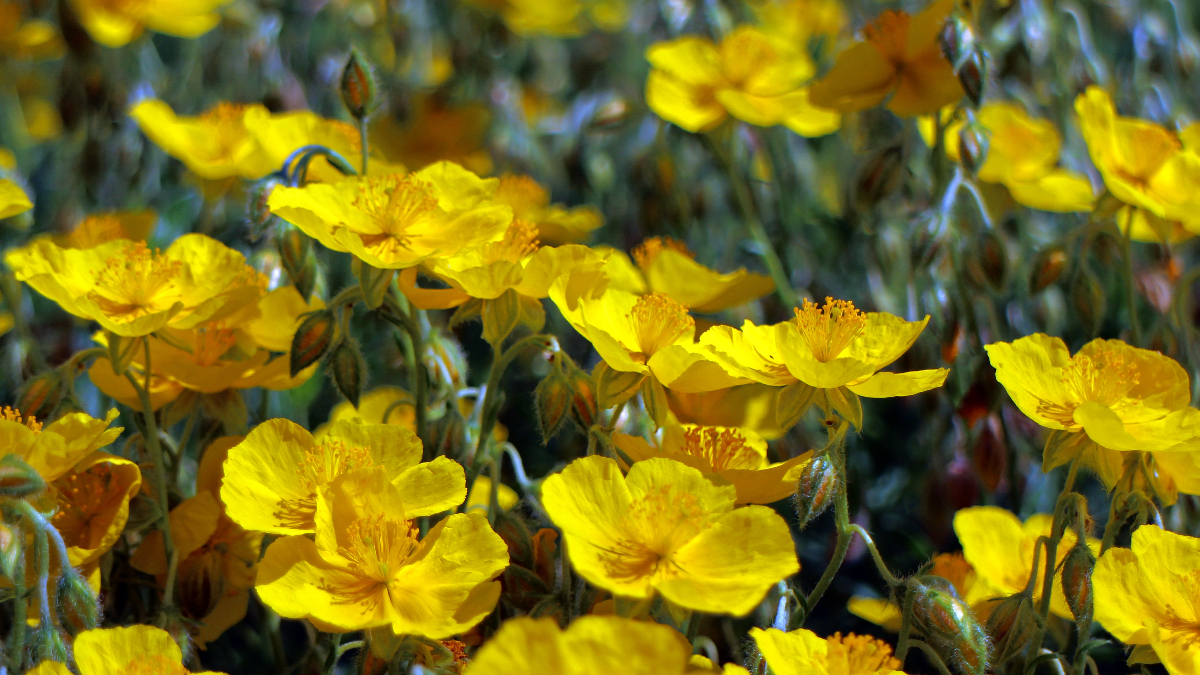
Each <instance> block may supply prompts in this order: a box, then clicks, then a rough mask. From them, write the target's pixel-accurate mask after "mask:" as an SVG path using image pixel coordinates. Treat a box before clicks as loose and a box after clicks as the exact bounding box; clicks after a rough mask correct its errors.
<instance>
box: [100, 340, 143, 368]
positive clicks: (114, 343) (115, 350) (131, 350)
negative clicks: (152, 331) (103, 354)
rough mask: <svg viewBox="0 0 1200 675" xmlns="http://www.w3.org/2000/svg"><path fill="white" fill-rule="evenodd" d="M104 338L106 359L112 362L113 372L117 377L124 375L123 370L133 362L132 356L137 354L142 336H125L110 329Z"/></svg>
mask: <svg viewBox="0 0 1200 675" xmlns="http://www.w3.org/2000/svg"><path fill="white" fill-rule="evenodd" d="M106 338H107V340H108V360H109V362H110V363H111V364H112V369H113V372H114V373H116V374H117V377H124V375H125V371H126V370H129V364H131V363H133V359H134V357H136V356H137V355H138V348H139V347H141V346H142V341H143V340H144V338H140V337H125V336H124V335H117V334H116V333H113V332H112V331H109V332H108V334H107V336H106Z"/></svg>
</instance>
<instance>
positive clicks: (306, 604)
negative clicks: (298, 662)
mask: <svg viewBox="0 0 1200 675" xmlns="http://www.w3.org/2000/svg"><path fill="white" fill-rule="evenodd" d="M361 586H362V581H361V580H360V579H359V578H358V577H356V576H354V575H352V574H350V573H349V572H347V571H345V570H343V569H341V568H339V567H336V566H334V565H330V564H329V563H327V562H325V561H324V560H323V559H322V558H321V556H320V554H319V553H318V552H317V545H316V544H314V543H313V542H312V540H311V539H309V538H307V537H303V536H287V537H280V538H279V539H276V540H275V541H273V542H271V545H270V546H268V547H267V553H266V555H265V556H263V559H262V560H261V561H260V562H259V563H258V579H257V581H256V582H255V591H256V592H257V593H258V597H259V598H261V599H262V601H263V602H264V603H266V604H267V606H269V607H270V608H271V609H273V610H275V612H276V613H278V614H279V615H280V616H283V617H287V618H289V619H304V618H307V619H309V620H314V619H315V620H316V621H319V622H321V624H322V625H325V626H329V627H331V628H333V629H336V630H338V631H351V630H361V629H363V628H369V627H373V626H382V625H386V624H387V622H388V610H387V604H386V586H383V585H379V586H378V587H377V588H374V589H371V590H370V591H369V592H366V593H364V594H363V595H362V597H361V598H360V599H359V602H353V603H348V602H345V601H343V600H342V598H341V597H338V596H334V595H332V594H331V593H330V592H329V590H328V589H330V588H335V589H338V588H340V589H350V588H358V587H361Z"/></svg>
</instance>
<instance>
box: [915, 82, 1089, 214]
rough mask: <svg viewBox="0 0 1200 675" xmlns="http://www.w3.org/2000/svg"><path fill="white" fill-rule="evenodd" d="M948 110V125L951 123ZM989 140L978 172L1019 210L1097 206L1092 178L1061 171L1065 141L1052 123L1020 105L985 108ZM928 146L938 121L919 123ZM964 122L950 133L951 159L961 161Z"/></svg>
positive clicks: (948, 129) (981, 121)
mask: <svg viewBox="0 0 1200 675" xmlns="http://www.w3.org/2000/svg"><path fill="white" fill-rule="evenodd" d="M945 112H946V111H945V110H943V113H942V115H943V119H944V118H945V117H946V115H945ZM977 119H978V121H979V125H980V126H981V127H983V129H985V130H986V132H987V136H988V150H987V157H986V159H985V160H984V162H983V166H981V167H979V171H978V177H979V180H981V181H984V182H986V183H999V184H1001V185H1004V186H1005V187H1007V188H1008V191H1009V193H1010V194H1012V197H1013V199H1014V200H1016V202H1017V203H1018V204H1024V205H1025V206H1028V207H1030V208H1034V209H1041V210H1043V211H1081V212H1086V211H1091V210H1092V203H1093V202H1094V201H1095V200H1096V197H1095V194H1094V193H1093V191H1092V184H1091V182H1090V181H1089V180H1088V178H1087V176H1084V175H1083V174H1080V173H1076V172H1074V171H1069V170H1067V169H1062V168H1059V167H1058V166H1057V165H1058V157H1059V152H1060V151H1061V150H1062V137H1060V136H1059V134H1058V129H1056V128H1054V124H1053V123H1052V122H1050V121H1049V120H1044V119H1035V118H1033V117H1030V116H1029V114H1028V113H1026V112H1025V108H1024V107H1022V106H1021V105H1018V104H1016V103H1008V102H993V103H987V104H984V106H983V107H982V108H980V109H979V112H978V114H977ZM920 125H921V134H922V135H923V136H924V137H925V140H926V142H927V143H932V141H933V135H934V121H933V117H932V116H929V117H923V118H921V120H920ZM964 125H965V123H964V121H963V120H961V119H960V120H956V121H954V122H952V123H950V124H949V125H948V126H947V127H946V130H945V143H946V154H947V155H949V157H950V158H951V159H953V160H955V161H959V147H958V142H959V132H961V131H962V130H963V127H964Z"/></svg>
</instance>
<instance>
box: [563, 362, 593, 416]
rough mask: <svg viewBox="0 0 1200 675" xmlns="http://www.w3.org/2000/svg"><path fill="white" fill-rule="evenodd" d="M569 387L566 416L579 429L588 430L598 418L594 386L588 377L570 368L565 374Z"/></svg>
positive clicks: (579, 370) (577, 369) (580, 371)
mask: <svg viewBox="0 0 1200 675" xmlns="http://www.w3.org/2000/svg"><path fill="white" fill-rule="evenodd" d="M567 379H568V381H569V383H570V387H571V393H572V396H571V409H570V410H569V411H568V414H569V415H570V416H571V419H572V420H574V421H575V423H576V424H578V425H579V428H580V429H590V428H591V427H592V425H593V424H595V423H596V419H597V418H599V417H600V406H599V405H597V403H596V386H595V385H594V384H593V383H592V378H591V376H590V375H588V374H587V373H585V372H584V371H583V370H581V369H579V368H575V367H572V368H571V369H570V372H569V373H567Z"/></svg>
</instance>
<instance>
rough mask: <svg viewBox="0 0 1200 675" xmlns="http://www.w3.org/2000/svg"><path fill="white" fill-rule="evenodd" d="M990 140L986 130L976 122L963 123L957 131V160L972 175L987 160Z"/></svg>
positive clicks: (977, 171)
mask: <svg viewBox="0 0 1200 675" xmlns="http://www.w3.org/2000/svg"><path fill="white" fill-rule="evenodd" d="M989 148H990V140H989V139H988V133H987V130H986V129H984V128H983V127H981V126H979V125H977V124H964V125H963V128H962V129H960V130H959V132H958V161H959V163H960V164H962V167H963V168H964V169H966V170H967V173H969V174H971V175H972V176H974V175H975V174H977V173H979V169H980V167H982V166H983V165H984V163H985V162H987V155H988V149H989Z"/></svg>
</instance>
